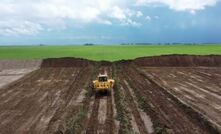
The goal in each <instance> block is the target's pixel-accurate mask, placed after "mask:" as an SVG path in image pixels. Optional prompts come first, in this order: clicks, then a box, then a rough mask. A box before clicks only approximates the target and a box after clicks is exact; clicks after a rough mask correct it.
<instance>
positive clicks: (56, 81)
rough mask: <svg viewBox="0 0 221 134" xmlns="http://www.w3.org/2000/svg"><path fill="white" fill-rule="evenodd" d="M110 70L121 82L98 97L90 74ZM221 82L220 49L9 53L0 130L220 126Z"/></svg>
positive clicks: (199, 131) (204, 133)
mask: <svg viewBox="0 0 221 134" xmlns="http://www.w3.org/2000/svg"><path fill="white" fill-rule="evenodd" d="M10 69H11V70H10ZM12 69H13V70H12ZM18 69H19V70H18ZM21 69H23V71H21ZM24 70H29V72H28V71H24ZM104 70H106V71H107V72H108V74H109V76H110V77H111V78H114V79H115V81H116V83H115V86H114V89H113V92H111V94H110V95H107V96H100V95H99V96H97V95H94V94H93V92H92V90H91V81H92V80H93V79H95V78H96V76H97V74H99V72H101V71H104ZM14 75H20V76H19V77H18V78H17V79H11V78H8V79H11V81H8V82H5V81H4V80H3V79H5V77H6V76H8V77H9V76H10V77H11V76H14ZM12 81H13V82H12ZM220 81H221V56H218V55H210V56H194V55H168V56H155V57H142V58H137V59H135V60H122V61H116V62H108V61H96V62H95V61H90V60H85V59H80V58H69V57H67V58H49V59H44V60H42V61H41V60H23V61H19V60H15V61H7V60H4V61H3V60H2V61H0V85H1V84H4V83H5V85H4V86H2V87H0V120H1V122H0V133H1V134H10V133H16V134H20V133H21V134H23V133H32V134H40V133H42V134H54V133H67V134H69V133H87V134H95V133H104V134H106V133H108V134H113V133H125V134H126V133H128V132H133V131H134V132H137V133H140V134H145V133H169V134H174V133H177V134H186V133H194V134H211V133H213V134H215V133H221V127H220V126H221V119H220V118H219V117H221V103H220V102H221V94H220V91H221V84H220Z"/></svg>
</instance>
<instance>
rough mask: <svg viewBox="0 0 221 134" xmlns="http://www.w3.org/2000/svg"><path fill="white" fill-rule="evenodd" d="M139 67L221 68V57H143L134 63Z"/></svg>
mask: <svg viewBox="0 0 221 134" xmlns="http://www.w3.org/2000/svg"><path fill="white" fill-rule="evenodd" d="M133 63H135V64H136V65H139V66H155V67H158V66H159V67H162V66H167V67H168V66H172V67H173V66H174V67H196V66H207V67H220V66H221V56H218V55H209V56H200V55H163V56H153V57H141V58H137V59H135V60H134V61H133Z"/></svg>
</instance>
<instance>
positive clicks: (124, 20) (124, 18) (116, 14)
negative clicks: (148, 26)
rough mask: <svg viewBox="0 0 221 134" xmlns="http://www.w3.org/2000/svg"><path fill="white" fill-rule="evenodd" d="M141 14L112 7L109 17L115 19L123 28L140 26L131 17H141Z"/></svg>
mask: <svg viewBox="0 0 221 134" xmlns="http://www.w3.org/2000/svg"><path fill="white" fill-rule="evenodd" d="M142 15H143V13H142V12H141V11H134V10H130V9H121V8H120V7H118V6H115V7H113V9H112V11H111V14H110V16H109V17H111V18H114V19H117V20H118V21H119V22H120V24H121V25H125V26H128V25H130V26H135V27H137V26H141V24H140V23H138V22H136V21H134V20H132V18H133V17H135V16H136V17H141V16H142Z"/></svg>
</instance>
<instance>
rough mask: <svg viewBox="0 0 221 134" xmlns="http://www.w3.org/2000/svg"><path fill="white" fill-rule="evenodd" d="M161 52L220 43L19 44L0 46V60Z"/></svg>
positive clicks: (208, 50) (212, 50)
mask: <svg viewBox="0 0 221 134" xmlns="http://www.w3.org/2000/svg"><path fill="white" fill-rule="evenodd" d="M165 54H194V55H209V54H218V55H221V45H209V44H208V45H170V46H165V45H161V46H160V45H151V46H142V45H140V46H120V45H118V46H116V45H115V46H21V47H17V46H14V47H5V46H4V47H3V46H2V47H0V59H43V58H52V57H80V58H86V59H91V60H98V61H99V60H109V61H115V60H121V59H134V58H137V57H143V56H155V55H165Z"/></svg>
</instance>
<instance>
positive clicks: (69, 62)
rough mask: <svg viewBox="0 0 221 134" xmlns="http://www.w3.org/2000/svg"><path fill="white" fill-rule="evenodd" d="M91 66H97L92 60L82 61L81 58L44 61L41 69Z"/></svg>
mask: <svg viewBox="0 0 221 134" xmlns="http://www.w3.org/2000/svg"><path fill="white" fill-rule="evenodd" d="M89 64H95V62H92V61H90V60H86V59H81V58H72V57H65V58H48V59H44V60H43V61H42V64H41V68H45V67H83V66H88V65H89Z"/></svg>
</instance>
